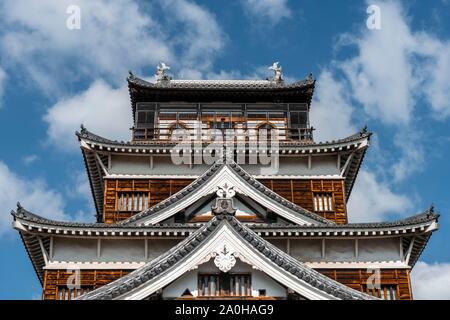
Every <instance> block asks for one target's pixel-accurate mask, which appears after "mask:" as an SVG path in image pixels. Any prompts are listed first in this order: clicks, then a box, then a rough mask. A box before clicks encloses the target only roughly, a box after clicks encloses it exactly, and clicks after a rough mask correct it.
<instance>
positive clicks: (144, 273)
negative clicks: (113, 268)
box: [79, 214, 372, 300]
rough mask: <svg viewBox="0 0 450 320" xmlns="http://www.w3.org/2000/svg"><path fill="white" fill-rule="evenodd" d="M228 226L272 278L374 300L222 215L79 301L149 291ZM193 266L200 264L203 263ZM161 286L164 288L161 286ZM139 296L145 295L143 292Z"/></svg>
mask: <svg viewBox="0 0 450 320" xmlns="http://www.w3.org/2000/svg"><path fill="white" fill-rule="evenodd" d="M225 227H227V228H228V227H229V228H230V229H231V231H232V232H233V233H234V235H235V237H236V238H238V239H239V241H242V243H245V244H246V245H247V246H248V247H249V248H251V250H252V251H251V252H253V254H254V255H255V256H257V257H259V259H260V260H262V261H263V264H264V266H269V268H270V269H272V270H273V272H272V276H273V275H274V274H275V275H276V274H278V273H280V274H287V275H289V276H290V277H291V278H292V279H294V282H295V285H294V286H293V287H294V288H306V289H305V291H308V290H309V289H311V288H312V289H314V290H315V292H316V296H317V297H318V298H322V299H323V298H327V297H328V298H334V299H364V300H365V299H372V297H370V296H369V295H366V294H364V293H361V292H359V291H356V290H354V289H351V288H349V287H347V286H345V285H343V284H340V283H338V282H336V281H334V280H332V279H330V278H328V277H326V276H324V275H322V274H320V273H319V272H317V271H315V270H313V269H311V268H309V267H307V266H305V265H304V264H303V263H301V262H299V261H297V260H296V259H294V258H292V257H291V256H289V255H288V254H286V253H285V252H283V251H281V250H280V249H278V248H276V247H275V246H274V245H272V244H270V243H269V242H267V241H266V240H264V239H262V238H260V237H259V236H258V235H257V234H255V233H254V232H253V231H251V230H250V229H248V228H247V227H246V226H245V225H243V224H242V223H240V222H239V221H238V220H237V219H236V218H235V217H233V216H231V215H222V214H221V215H217V216H215V217H214V218H213V219H212V220H211V221H210V222H208V223H207V224H205V225H204V226H203V227H202V228H200V229H199V230H197V231H196V232H194V233H193V234H192V235H191V236H189V237H188V238H186V239H185V240H183V241H182V242H180V243H179V244H178V245H176V246H175V247H173V248H172V249H171V250H169V251H168V252H166V253H164V254H162V255H161V256H159V257H158V258H156V259H155V260H153V261H151V262H149V263H147V264H146V265H145V266H143V267H141V268H140V269H137V270H135V271H133V272H131V273H130V274H128V275H126V276H124V277H122V278H120V279H118V280H116V281H113V282H111V283H109V284H107V285H105V286H103V287H101V288H98V289H96V290H93V291H91V292H89V293H87V294H85V295H82V296H80V298H79V299H80V300H97V299H108V300H109V299H121V298H126V295H127V294H129V293H131V294H133V291H136V290H140V288H142V287H147V288H148V285H149V284H151V283H152V282H154V281H153V280H154V279H161V278H163V277H164V278H168V276H169V275H170V274H171V273H172V272H173V271H174V269H176V268H181V267H184V268H186V266H185V265H184V266H183V263H184V261H186V260H187V259H188V258H189V257H191V256H193V254H194V253H198V251H199V250H200V249H201V248H202V247H203V246H202V245H203V244H205V243H208V242H209V241H211V240H212V239H214V236H215V235H217V234H218V231H219V230H221V229H223V228H225ZM197 255H198V254H197ZM243 258H244V259H245V260H251V257H249V256H246V257H243ZM194 263H197V264H198V263H201V261H200V262H194ZM264 269H265V268H264ZM263 271H264V270H263ZM266 271H267V270H266ZM159 285H160V286H161V284H159ZM155 288H156V286H154V287H152V288H151V289H150V290H147V291H145V289H144V295H146V294H152V293H153V292H154V291H155V290H157V289H155ZM297 290H298V289H297ZM308 292H309V291H308ZM140 295H143V294H142V293H140ZM136 296H139V295H136V293H134V297H136ZM131 297H133V296H131Z"/></svg>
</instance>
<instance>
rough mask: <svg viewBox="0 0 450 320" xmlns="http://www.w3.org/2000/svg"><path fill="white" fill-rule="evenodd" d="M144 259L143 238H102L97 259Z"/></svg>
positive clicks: (105, 260) (134, 260)
mask: <svg viewBox="0 0 450 320" xmlns="http://www.w3.org/2000/svg"><path fill="white" fill-rule="evenodd" d="M144 260H145V244H144V240H140V239H138V240H108V239H105V240H102V243H101V253H100V258H99V261H102V262H103V261H104V262H126V261H131V262H140V261H144Z"/></svg>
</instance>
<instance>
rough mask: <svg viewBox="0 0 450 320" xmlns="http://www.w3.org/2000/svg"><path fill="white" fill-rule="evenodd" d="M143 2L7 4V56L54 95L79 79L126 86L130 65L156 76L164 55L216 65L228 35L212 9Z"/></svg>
mask: <svg viewBox="0 0 450 320" xmlns="http://www.w3.org/2000/svg"><path fill="white" fill-rule="evenodd" d="M69 5H78V6H79V8H80V11H81V29H79V30H77V29H75V30H69V29H68V28H67V27H66V19H67V18H68V17H69V15H68V14H67V13H66V9H67V7H68V6H69ZM141 5H142V6H139V4H138V1H136V0H117V1H113V2H110V1H106V0H99V1H90V0H61V1H53V0H42V1H39V3H37V2H36V3H34V2H30V1H27V0H17V1H8V2H3V3H2V4H1V5H0V10H1V11H2V12H3V13H4V15H3V16H4V19H3V22H2V23H0V26H2V27H3V28H2V29H1V30H2V31H0V48H1V49H2V53H3V57H2V58H3V60H4V62H5V64H6V66H7V67H9V68H14V69H15V70H17V69H18V68H16V66H18V67H19V68H20V70H23V71H25V74H26V75H27V76H28V77H29V78H30V79H31V80H32V81H35V82H36V83H38V84H39V86H40V88H41V89H43V90H45V91H46V92H48V93H50V92H51V94H52V95H55V93H56V94H59V93H60V92H62V93H64V92H65V89H66V88H67V87H68V86H69V85H70V84H72V83H76V81H79V80H80V79H89V80H91V81H92V80H95V79H98V78H103V79H105V81H107V82H109V83H113V84H115V85H120V84H122V83H123V81H124V78H125V76H126V74H127V71H128V70H140V69H141V68H142V67H148V68H151V70H150V71H149V72H150V73H152V72H153V70H154V69H153V67H154V66H155V65H156V64H157V62H159V61H160V60H163V61H166V62H168V63H169V64H170V63H171V64H173V65H176V66H177V69H178V70H183V69H184V68H185V69H186V70H197V71H200V72H205V71H207V70H208V69H209V68H211V66H212V61H213V60H214V58H215V56H216V55H217V54H218V52H219V51H220V50H221V49H222V48H223V45H224V41H225V37H224V34H223V33H222V31H221V29H220V27H219V25H218V24H217V22H216V20H215V17H214V16H213V15H212V14H211V13H210V12H209V11H207V10H206V9H204V8H203V7H201V6H199V5H197V4H195V3H193V2H191V1H187V0H170V1H159V2H154V3H151V4H149V3H147V4H141ZM166 16H167V17H170V18H166ZM12 30H14V31H12ZM179 30H183V32H179ZM55 78H57V79H58V81H54V79H55Z"/></svg>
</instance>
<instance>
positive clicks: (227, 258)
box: [214, 244, 237, 272]
mask: <svg viewBox="0 0 450 320" xmlns="http://www.w3.org/2000/svg"><path fill="white" fill-rule="evenodd" d="M216 254H217V255H216V257H215V258H214V264H215V265H216V267H217V268H219V270H220V271H222V272H228V271H230V270H231V268H233V267H234V265H235V264H236V256H237V252H234V251H231V250H229V249H227V246H226V245H225V244H224V245H223V247H222V250H220V251H219V252H218V253H216Z"/></svg>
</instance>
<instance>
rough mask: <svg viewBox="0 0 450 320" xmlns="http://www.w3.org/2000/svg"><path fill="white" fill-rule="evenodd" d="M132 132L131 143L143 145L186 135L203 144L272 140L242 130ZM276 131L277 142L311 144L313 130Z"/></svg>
mask: <svg viewBox="0 0 450 320" xmlns="http://www.w3.org/2000/svg"><path fill="white" fill-rule="evenodd" d="M131 130H132V132H133V138H132V141H133V142H135V143H145V142H150V141H160V142H176V141H180V140H182V139H186V137H188V135H189V136H190V139H191V141H197V142H198V141H201V142H204V143H208V142H212V141H217V140H219V141H220V139H222V140H223V141H227V140H226V139H227V135H228V136H229V135H231V137H233V138H234V139H233V141H234V142H238V141H240V142H242V141H243V142H245V143H248V142H250V141H261V138H264V137H266V139H272V136H271V133H270V131H267V134H266V135H265V136H264V135H260V133H259V131H258V130H255V129H253V130H243V129H226V128H223V129H209V128H202V129H181V131H177V132H176V133H175V134H174V129H171V128H159V127H146V128H135V127H133V128H131ZM274 130H275V131H276V133H275V134H276V135H275V136H276V137H278V141H279V142H298V141H301V142H305V143H312V142H313V130H314V128H282V129H274Z"/></svg>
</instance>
